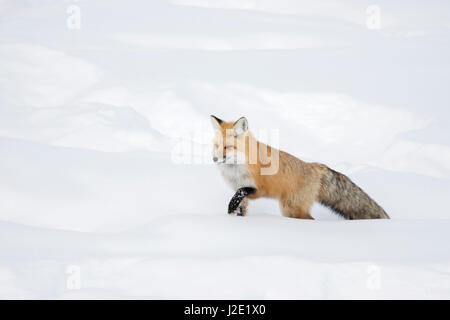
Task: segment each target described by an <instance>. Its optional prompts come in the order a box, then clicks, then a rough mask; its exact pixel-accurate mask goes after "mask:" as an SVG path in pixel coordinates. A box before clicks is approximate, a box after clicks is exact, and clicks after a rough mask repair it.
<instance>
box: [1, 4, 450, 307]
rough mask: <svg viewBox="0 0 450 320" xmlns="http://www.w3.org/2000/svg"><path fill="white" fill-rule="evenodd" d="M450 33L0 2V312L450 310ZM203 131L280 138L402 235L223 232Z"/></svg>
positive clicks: (233, 224)
mask: <svg viewBox="0 0 450 320" xmlns="http://www.w3.org/2000/svg"><path fill="white" fill-rule="evenodd" d="M370 5H375V6H376V10H379V13H380V20H379V22H380V24H379V28H378V25H377V24H375V25H374V24H373V20H371V19H373V10H371V8H373V7H369V6H370ZM368 8H369V9H368ZM449 15H450V14H449V4H448V2H446V1H427V2H424V1H396V2H395V3H392V1H376V2H372V1H371V2H369V1H336V0H328V1H325V0H324V1H294V0H291V1H288V0H281V1H267V0H261V1H257V0H239V1H237V0H236V1H225V0H210V1H208V0H174V1H164V0H152V1H126V2H125V1H114V0H108V1H106V0H105V1H103V0H95V1H87V0H79V1H39V2H36V1H12V0H11V1H9V0H0V199H1V200H0V297H2V298H256V299H257V298H449V297H450V263H449V261H450V260H449V259H450V254H449V253H450V250H449V249H450V248H449V243H450V236H449V235H448V233H449V230H450V229H449V228H450V220H448V219H449V218H450V212H449V209H448V208H447V202H448V196H449V194H450V134H449V133H450V130H449V129H448V126H449V121H450V120H449V118H450V117H449V116H450V112H449V110H450V109H449V107H450V106H449V102H450V91H449V90H448V84H449V80H450V79H449V76H450V72H449V71H450V70H449V69H450V65H449V59H448V57H449V56H450V52H449V51H450V50H449V48H450V46H449V41H450V37H449V35H450V19H449V18H450V17H449ZM209 114H214V115H216V116H217V117H219V118H222V119H225V120H236V119H237V118H239V117H241V116H246V117H247V119H248V120H249V125H250V129H251V130H253V131H255V132H263V131H264V130H277V132H278V133H279V146H280V147H281V149H283V150H285V151H287V152H289V153H291V154H293V155H295V156H297V157H300V158H301V159H303V160H306V161H317V162H322V163H325V164H327V165H329V166H330V167H332V168H335V169H337V170H339V171H342V172H343V173H346V174H348V175H349V176H350V177H351V178H352V180H354V181H355V182H356V183H357V184H358V185H360V186H361V187H362V188H363V189H364V190H366V191H367V192H368V193H369V194H370V195H371V197H373V198H374V199H375V200H376V201H377V202H378V203H379V204H381V205H382V206H383V207H384V208H385V210H386V211H387V212H388V214H389V215H390V216H391V217H392V220H390V221H343V220H341V219H339V218H338V217H337V216H336V215H334V214H332V213H330V212H329V211H328V210H327V209H325V208H322V207H319V206H315V207H314V208H313V215H314V216H315V217H316V218H317V220H316V221H301V220H293V219H287V218H283V217H281V215H280V212H279V209H278V206H277V204H276V202H274V201H272V200H258V201H256V202H254V203H251V206H250V213H249V215H248V216H247V217H245V218H240V217H234V216H227V215H226V208H227V203H228V200H229V199H230V198H231V196H232V195H233V191H232V190H230V189H228V187H227V186H226V184H225V182H224V181H223V180H222V178H221V177H220V174H219V173H218V171H217V170H216V168H214V166H213V164H212V163H211V159H210V157H211V156H210V140H211V137H212V128H211V126H210V122H209ZM261 138H262V139H263V140H264V137H263V136H261ZM267 141H269V140H267ZM180 150H181V151H182V153H183V154H182V156H183V157H182V159H184V160H183V161H180V157H179V154H178V153H179V151H180ZM180 162H184V163H180ZM70 266H75V269H74V268H71V267H70ZM68 267H69V269H67V268H68ZM73 270H76V272H74V271H73ZM74 277H75V280H76V281H75V282H77V283H79V287H80V288H79V289H78V286H77V285H75V287H74V286H73V285H69V284H68V282H69V283H72V282H71V281H72V280H73V279H74Z"/></svg>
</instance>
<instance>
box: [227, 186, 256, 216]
mask: <svg viewBox="0 0 450 320" xmlns="http://www.w3.org/2000/svg"><path fill="white" fill-rule="evenodd" d="M256 191H257V190H256V189H255V188H252V187H244V188H239V189H238V190H237V191H236V193H235V194H234V196H233V198H231V200H230V203H229V204H228V213H229V214H231V213H235V212H236V210H237V209H239V211H238V215H242V216H243V215H245V213H246V212H247V203H248V201H247V199H246V198H245V197H246V196H248V195H250V194H253V193H256ZM244 199H245V201H243V200H244Z"/></svg>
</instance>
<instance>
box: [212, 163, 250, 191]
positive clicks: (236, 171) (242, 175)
mask: <svg viewBox="0 0 450 320" xmlns="http://www.w3.org/2000/svg"><path fill="white" fill-rule="evenodd" d="M218 167H219V170H220V171H221V172H222V175H223V176H224V177H225V180H226V181H227V182H228V184H229V185H230V186H231V187H232V188H233V189H234V190H237V189H239V188H243V187H255V183H254V182H253V180H252V179H251V178H250V175H249V172H248V167H247V165H246V164H219V165H218Z"/></svg>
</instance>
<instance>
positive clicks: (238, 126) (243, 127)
mask: <svg viewBox="0 0 450 320" xmlns="http://www.w3.org/2000/svg"><path fill="white" fill-rule="evenodd" d="M233 129H234V135H235V136H239V135H241V134H243V133H245V132H247V130H248V121H247V119H246V118H245V117H242V118H240V119H239V120H238V121H236V122H235V123H234V124H233Z"/></svg>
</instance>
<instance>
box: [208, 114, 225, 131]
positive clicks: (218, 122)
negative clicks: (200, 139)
mask: <svg viewBox="0 0 450 320" xmlns="http://www.w3.org/2000/svg"><path fill="white" fill-rule="evenodd" d="M222 122H223V121H222V120H220V119H219V118H216V117H214V116H213V115H211V123H212V126H213V128H214V130H219V129H220V126H221V124H222Z"/></svg>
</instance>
